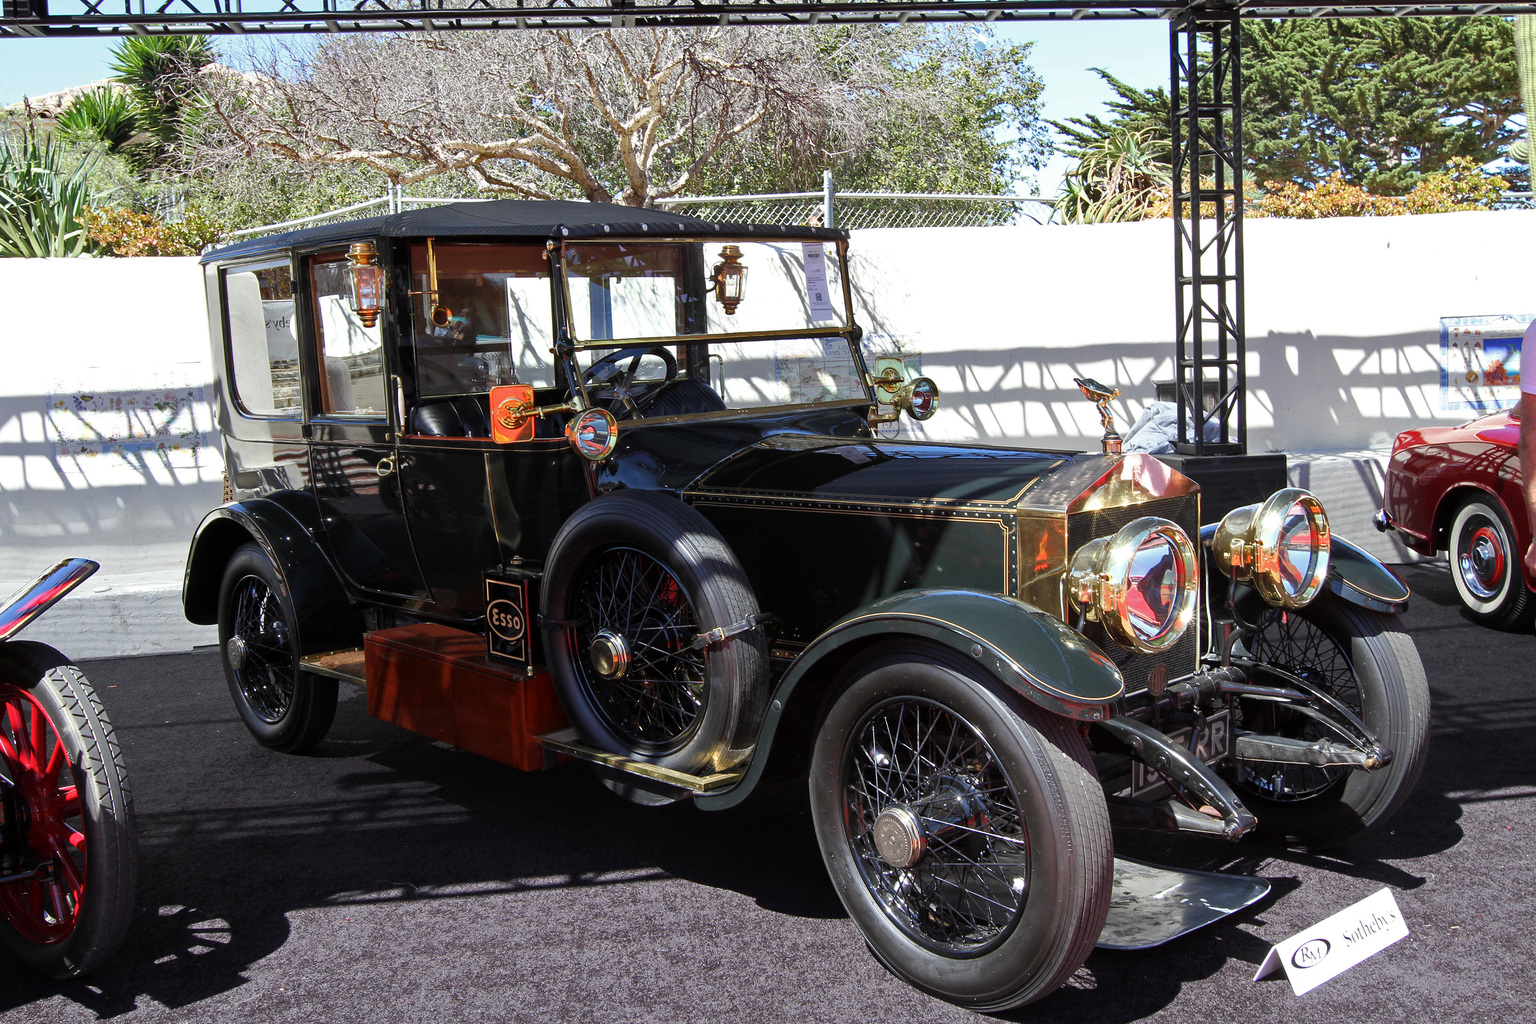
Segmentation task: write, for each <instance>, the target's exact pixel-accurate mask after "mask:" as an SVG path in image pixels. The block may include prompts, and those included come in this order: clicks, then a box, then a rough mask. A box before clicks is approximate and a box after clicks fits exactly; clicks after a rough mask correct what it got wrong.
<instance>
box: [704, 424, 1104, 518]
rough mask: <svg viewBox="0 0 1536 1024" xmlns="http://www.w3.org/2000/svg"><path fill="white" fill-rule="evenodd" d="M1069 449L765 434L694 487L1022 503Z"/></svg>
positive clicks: (848, 498) (881, 500)
mask: <svg viewBox="0 0 1536 1024" xmlns="http://www.w3.org/2000/svg"><path fill="white" fill-rule="evenodd" d="M1073 458H1074V456H1073V455H1072V454H1071V453H1067V452H1035V451H1021V450H1019V449H1014V448H989V447H983V446H980V445H964V444H943V443H937V442H931V441H897V440H887V439H883V438H858V437H824V436H823V437H808V436H805V435H795V434H782V435H776V436H769V437H764V438H762V439H761V440H759V441H757V442H756V443H754V444H752V445H749V446H748V447H746V448H744V449H742V450H740V451H738V452H737V453H735V454H734V455H732V456H731V457H729V458H727V459H725V460H724V461H722V462H721V463H719V464H718V465H716V466H715V467H713V468H712V469H710V470H708V471H707V472H705V473H704V474H703V475H701V476H700V477H699V478H698V479H697V480H695V481H694V482H693V484H692V485H691V486H689V487H688V489H687V492H686V493H688V494H706V493H707V494H722V495H723V494H729V495H742V496H745V495H753V496H759V497H774V498H781V499H782V498H807V499H815V500H818V501H826V502H855V503H861V504H862V503H869V504H893V503H899V504H907V503H918V504H923V505H936V506H943V507H964V506H982V507H988V508H994V509H995V508H998V507H1014V506H1017V505H1018V504H1019V502H1020V501H1021V500H1022V499H1023V498H1024V495H1025V494H1026V493H1027V492H1028V491H1029V490H1030V489H1031V488H1033V487H1034V486H1035V485H1036V484H1037V483H1038V482H1039V481H1040V480H1041V479H1042V478H1043V477H1044V476H1046V475H1047V474H1049V473H1051V472H1052V471H1053V470H1056V469H1057V468H1058V467H1060V466H1062V465H1064V464H1066V463H1068V462H1069V461H1071V460H1072V459H1073Z"/></svg>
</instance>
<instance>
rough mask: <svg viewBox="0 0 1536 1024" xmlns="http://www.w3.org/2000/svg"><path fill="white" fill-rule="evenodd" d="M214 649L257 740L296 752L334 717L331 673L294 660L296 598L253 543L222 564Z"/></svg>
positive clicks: (313, 740) (320, 734) (323, 731)
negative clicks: (309, 669) (321, 673)
mask: <svg viewBox="0 0 1536 1024" xmlns="http://www.w3.org/2000/svg"><path fill="white" fill-rule="evenodd" d="M219 652H220V655H221V656H222V659H223V662H224V678H225V679H226V680H227V681H228V683H229V692H230V696H232V697H233V698H234V699H235V710H237V711H238V712H239V713H240V720H241V721H243V722H244V723H245V727H246V728H247V729H249V730H250V732H251V735H252V736H254V737H256V742H258V743H260V744H261V745H262V746H265V747H271V748H272V749H274V750H282V751H286V752H288V753H294V754H296V753H301V752H302V751H305V750H308V749H310V748H311V747H313V746H314V745H315V744H317V743H319V742H320V741H321V740H323V739H325V734H326V732H327V731H329V729H330V727H331V722H332V720H333V719H334V718H335V717H336V680H334V679H325V678H322V677H320V676H315V675H311V674H310V673H308V672H304V671H303V670H302V669H301V668H300V667H299V635H298V628H297V623H296V617H295V616H294V612H293V602H292V600H291V599H290V598H289V596H288V588H287V586H286V585H285V584H284V582H283V578H282V576H281V575H280V574H279V573H278V571H277V568H276V566H274V565H273V564H272V560H271V559H270V558H268V557H267V554H266V552H265V551H263V550H262V549H261V547H260V546H259V545H257V544H255V543H251V544H246V545H244V546H243V547H241V548H240V549H238V550H237V551H236V552H235V554H234V556H233V557H232V558H230V560H229V565H228V566H226V567H225V569H224V583H223V585H222V586H221V587H220V589H219Z"/></svg>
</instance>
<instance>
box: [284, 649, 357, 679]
mask: <svg viewBox="0 0 1536 1024" xmlns="http://www.w3.org/2000/svg"><path fill="white" fill-rule="evenodd" d="M299 667H300V668H301V669H303V670H304V671H305V672H313V673H314V674H315V675H317V676H329V677H330V678H332V679H340V680H341V681H342V682H344V683H356V684H357V685H358V686H366V685H367V676H366V675H365V673H364V672H363V649H362V648H361V647H347V648H344V649H342V650H339V651H326V652H325V653H324V654H311V655H309V656H308V657H305V658H300V659H299Z"/></svg>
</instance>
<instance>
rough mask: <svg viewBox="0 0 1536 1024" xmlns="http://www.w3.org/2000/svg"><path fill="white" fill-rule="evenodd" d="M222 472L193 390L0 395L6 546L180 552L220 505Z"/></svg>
mask: <svg viewBox="0 0 1536 1024" xmlns="http://www.w3.org/2000/svg"><path fill="white" fill-rule="evenodd" d="M222 472H223V465H222V462H221V460H220V456H219V447H218V443H217V435H216V434H215V433H214V432H213V427H212V417H211V413H210V411H209V409H208V406H207V403H206V401H204V399H203V395H202V389H201V388H184V389H168V390H156V391H112V392H93V393H89V394H84V393H81V394H70V395H20V396H0V541H3V544H4V546H5V547H6V548H7V549H11V548H15V547H28V548H37V547H53V546H63V545H67V544H69V543H70V542H71V539H72V538H91V539H93V541H94V542H96V543H102V542H106V543H111V544H113V545H146V544H163V543H174V544H176V545H178V546H184V545H185V544H186V543H188V541H189V540H190V538H191V535H192V529H193V528H194V527H195V526H196V525H197V523H198V521H199V520H200V519H201V518H202V515H203V513H204V512H205V511H207V510H208V509H210V508H213V507H214V506H216V505H218V504H219V503H220V501H221V498H222V493H223V483H222ZM87 553H89V552H87Z"/></svg>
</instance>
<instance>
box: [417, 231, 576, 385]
mask: <svg viewBox="0 0 1536 1024" xmlns="http://www.w3.org/2000/svg"><path fill="white" fill-rule="evenodd" d="M433 248H434V252H433V255H434V256H435V263H436V270H437V293H436V295H435V296H434V295H432V294H431V270H430V268H431V264H432V262H434V261H431V260H429V259H428V256H427V243H426V242H425V241H422V242H419V243H417V244H414V245H412V246H411V291H412V292H414V293H415V294H413V295H412V296H411V310H412V316H411V318H412V322H413V327H414V329H413V331H412V337H413V338H414V340H415V345H414V350H415V361H416V367H415V372H416V387H417V392H418V394H420V395H421V396H423V397H431V396H436V395H463V394H474V393H478V392H485V391H489V390H490V389H491V388H492V387H494V386H496V385H498V384H532V385H534V386H535V387H550V386H551V385H553V384H554V372H553V368H552V367H553V362H552V357H551V355H550V348H551V347H552V346H553V344H554V334H553V329H552V321H553V317H552V314H551V300H550V291H549V262H548V261H547V260H546V259H545V258H544V247H543V245H539V244H524V245H482V244H452V243H450V244H443V243H436V244H435V245H434V247H433ZM434 309H436V313H437V315H436V316H435V317H434V315H433V314H434Z"/></svg>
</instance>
